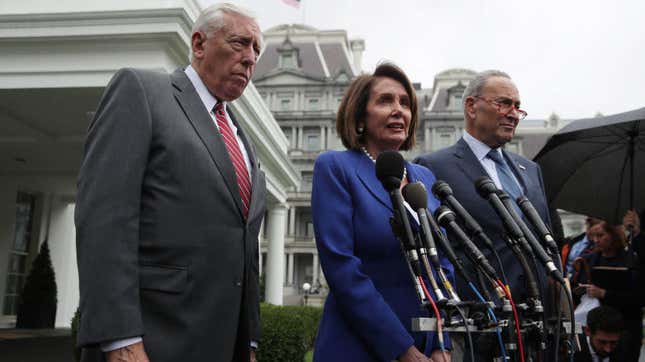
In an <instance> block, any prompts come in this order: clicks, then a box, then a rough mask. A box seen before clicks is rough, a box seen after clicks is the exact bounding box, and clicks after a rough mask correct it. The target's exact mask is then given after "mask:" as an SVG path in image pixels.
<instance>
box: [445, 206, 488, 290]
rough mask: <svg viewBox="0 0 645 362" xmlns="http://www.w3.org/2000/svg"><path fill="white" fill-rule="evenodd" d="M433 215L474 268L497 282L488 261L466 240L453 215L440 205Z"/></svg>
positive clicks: (466, 237)
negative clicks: (478, 268) (452, 237)
mask: <svg viewBox="0 0 645 362" xmlns="http://www.w3.org/2000/svg"><path fill="white" fill-rule="evenodd" d="M434 215H435V218H436V219H437V221H438V222H439V225H441V226H443V227H445V228H446V229H449V230H450V231H451V232H452V233H453V234H454V235H455V237H456V238H457V240H458V241H459V242H460V243H461V244H462V245H463V246H464V249H465V251H466V252H467V253H469V254H470V255H471V256H472V258H473V259H474V261H475V266H477V267H480V268H481V269H482V270H483V271H484V273H486V275H488V276H489V277H490V278H492V279H494V280H497V279H498V278H497V272H496V271H495V269H493V267H492V266H491V265H490V263H489V262H488V259H486V257H485V256H484V254H483V253H482V252H481V251H480V250H479V249H478V248H477V246H475V244H474V243H473V242H472V241H471V240H470V239H469V238H468V236H467V235H466V233H465V232H464V230H463V229H462V228H461V227H460V226H459V225H458V224H457V223H456V222H455V219H456V217H455V213H454V212H452V210H450V209H449V208H447V207H446V206H443V205H442V206H439V207H438V208H437V210H435V212H434Z"/></svg>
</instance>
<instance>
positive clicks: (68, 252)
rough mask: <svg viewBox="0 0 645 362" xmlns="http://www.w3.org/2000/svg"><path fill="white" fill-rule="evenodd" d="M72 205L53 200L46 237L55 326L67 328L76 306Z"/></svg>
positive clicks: (76, 288)
mask: <svg viewBox="0 0 645 362" xmlns="http://www.w3.org/2000/svg"><path fill="white" fill-rule="evenodd" d="M74 206H75V205H74V204H73V203H70V202H68V201H63V200H60V199H59V198H55V199H54V200H53V202H52V208H51V215H50V218H51V219H50V220H51V224H50V228H49V234H48V236H47V242H48V243H49V250H50V253H51V259H52V266H53V268H54V273H55V274H56V289H57V292H58V293H57V298H58V302H57V305H56V322H55V325H56V327H69V326H70V322H71V320H72V317H74V312H75V311H76V307H78V300H79V293H78V268H77V266H76V230H75V229H74Z"/></svg>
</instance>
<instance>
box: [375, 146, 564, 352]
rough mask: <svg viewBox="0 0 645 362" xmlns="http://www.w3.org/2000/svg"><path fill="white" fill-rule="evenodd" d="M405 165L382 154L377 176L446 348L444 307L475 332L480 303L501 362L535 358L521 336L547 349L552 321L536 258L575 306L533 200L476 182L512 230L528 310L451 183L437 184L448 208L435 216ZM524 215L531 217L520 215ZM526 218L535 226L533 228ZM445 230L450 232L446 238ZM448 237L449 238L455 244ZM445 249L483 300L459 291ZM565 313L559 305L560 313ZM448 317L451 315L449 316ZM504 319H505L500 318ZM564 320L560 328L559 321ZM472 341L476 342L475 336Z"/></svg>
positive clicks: (417, 284) (423, 190)
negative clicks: (406, 177) (470, 313)
mask: <svg viewBox="0 0 645 362" xmlns="http://www.w3.org/2000/svg"><path fill="white" fill-rule="evenodd" d="M404 167H405V161H404V160H403V157H402V156H401V154H399V153H398V152H395V151H386V152H382V153H381V154H379V157H378V158H377V160H376V176H377V178H378V179H379V180H380V181H381V183H382V184H383V186H384V188H385V189H386V191H387V192H388V194H389V195H390V198H391V201H392V206H393V216H392V218H391V219H390V224H391V226H392V230H393V232H394V234H395V235H396V236H397V238H398V239H399V241H400V242H401V249H402V252H403V253H404V255H405V258H406V260H407V264H408V266H409V270H410V276H411V279H412V281H413V284H414V287H415V290H416V294H417V297H418V299H419V303H420V305H421V306H423V307H427V308H428V309H429V311H430V313H431V314H432V315H434V316H435V318H436V326H435V329H433V330H436V331H437V332H438V333H439V339H440V343H441V344H443V338H442V332H443V331H450V330H451V329H450V328H449V326H450V323H451V318H450V317H446V318H444V320H443V321H442V317H441V316H442V313H441V310H443V311H450V310H456V311H458V312H459V314H460V316H461V323H462V325H464V326H465V330H466V332H468V330H469V329H468V328H469V320H470V319H469V317H467V316H466V314H464V312H463V310H462V309H464V308H465V309H467V310H477V308H478V306H479V308H480V309H481V308H483V309H484V310H485V313H484V315H485V316H487V317H488V318H486V323H480V324H479V325H477V326H476V328H478V329H479V330H484V329H486V328H489V329H490V330H491V332H494V333H497V334H498V339H499V344H500V348H499V350H500V359H502V360H504V361H507V360H515V359H514V358H513V356H515V357H516V359H517V360H518V361H524V358H525V355H527V356H528V355H530V353H529V352H530V351H525V350H524V345H523V338H522V333H524V334H525V336H526V335H527V334H529V333H533V335H534V336H536V337H535V338H531V339H533V340H537V341H538V342H537V343H536V346H537V347H535V348H536V350H544V349H545V348H546V343H545V336H546V326H545V324H546V320H545V317H544V313H543V311H544V309H543V306H542V303H541V300H542V298H541V295H540V289H539V287H538V281H537V277H536V274H535V273H537V272H538V270H536V268H535V267H532V265H531V262H533V263H535V261H536V260H537V262H539V263H540V264H541V266H542V267H543V268H544V270H545V271H546V273H547V274H548V275H549V276H551V277H552V278H553V279H554V280H555V281H557V282H558V283H559V284H560V286H561V289H559V290H562V291H564V292H563V294H564V295H566V297H567V298H568V300H569V305H570V310H572V309H573V308H572V301H571V299H570V298H571V297H570V291H569V290H568V286H566V283H565V281H564V279H563V276H562V265H561V263H560V258H559V254H558V248H557V244H556V242H555V239H554V237H553V235H552V234H551V232H550V231H549V229H548V227H547V226H546V225H545V223H544V222H543V221H542V219H541V218H540V216H539V214H538V212H537V211H536V209H535V208H534V206H533V205H532V204H531V202H530V201H529V200H528V199H527V198H526V197H524V196H522V197H520V198H518V199H517V200H513V199H512V198H511V197H510V196H509V195H508V194H507V193H506V192H504V191H503V190H500V189H498V188H497V187H496V185H495V183H494V182H493V181H492V180H491V179H490V178H488V177H481V178H480V179H478V180H477V181H476V182H475V184H474V187H475V188H476V190H477V193H478V194H479V195H480V196H481V197H482V198H483V199H485V200H487V201H488V203H489V204H490V205H491V207H492V208H493V210H494V211H495V213H496V214H497V217H499V219H500V220H501V222H502V224H503V225H504V229H505V231H506V233H505V237H504V238H503V239H504V241H505V243H506V245H507V246H508V248H510V250H511V251H512V252H513V254H514V255H515V257H516V258H517V260H518V262H519V264H520V265H521V267H522V268H523V270H524V274H525V275H526V282H527V299H526V301H524V303H522V304H521V305H516V304H515V302H514V300H513V296H512V295H511V293H510V289H509V287H508V283H507V281H506V276H505V275H503V274H504V272H503V265H502V263H501V261H500V259H499V256H498V255H497V251H496V249H495V246H494V245H493V242H492V241H491V239H490V238H489V237H488V236H487V235H486V234H485V232H484V230H483V229H482V227H481V226H480V225H479V224H478V223H477V221H475V219H474V218H473V217H472V216H471V215H470V214H469V213H468V211H467V210H466V209H465V208H464V207H463V206H462V205H461V204H460V203H459V201H458V200H457V198H455V196H454V195H453V192H452V189H451V188H450V185H448V183H446V182H444V181H441V180H439V181H437V182H435V184H434V185H433V186H432V190H431V191H432V193H433V194H434V196H435V197H436V198H437V199H438V200H439V201H441V206H439V207H438V208H437V209H436V210H435V211H434V213H432V212H430V210H428V208H427V207H428V202H427V201H428V194H427V190H426V188H425V186H424V185H423V183H421V182H412V183H408V184H407V185H405V186H404V187H403V189H401V182H402V176H403V173H404ZM405 202H407V204H408V206H409V208H408V206H406V204H405ZM410 209H411V210H410ZM408 211H411V212H414V213H416V216H417V217H416V218H417V219H418V224H419V225H418V228H412V227H411V224H410V219H409V217H408ZM520 212H521V213H522V214H523V216H524V217H522V216H520ZM493 217H494V216H493ZM525 220H526V221H527V222H528V223H529V224H530V225H531V226H530V227H529V225H527V222H525ZM442 228H443V230H446V231H448V233H445V232H444V231H443V230H442ZM446 235H450V237H451V238H450V240H451V241H452V244H451V242H450V241H449V240H448V238H447V237H446ZM469 235H470V236H469ZM452 245H455V246H457V247H459V248H460V249H461V251H462V254H463V255H464V256H465V257H466V258H468V260H469V261H470V263H471V265H472V266H473V267H472V268H470V269H468V270H474V271H470V272H467V269H466V268H465V267H464V266H463V262H462V261H461V260H460V258H459V257H458V256H457V254H456V253H455V251H454V250H453V247H452ZM438 247H439V248H440V249H441V251H442V252H443V255H445V256H446V257H447V258H448V260H450V262H451V263H452V264H453V266H454V269H455V272H456V274H457V275H458V277H461V278H463V280H464V281H465V284H467V285H468V286H469V288H470V289H471V291H472V292H473V293H474V295H476V296H477V299H478V300H477V301H462V300H461V299H460V297H459V295H458V293H457V292H458V291H456V290H455V288H454V286H453V285H452V284H451V283H450V281H449V280H448V278H447V277H446V274H445V273H444V271H443V269H442V268H441V265H440V260H439V252H438ZM480 247H486V248H487V249H489V250H490V255H495V256H496V258H497V263H498V267H499V270H500V271H501V274H502V276H501V277H500V275H498V272H497V271H496V269H495V268H494V267H493V266H492V265H491V263H490V262H489V260H488V258H487V257H486V255H485V254H484V253H483V252H482V251H481V249H480ZM556 263H557V265H556ZM473 280H475V281H473ZM426 281H428V282H429V286H426ZM476 285H477V286H479V287H477V286H476ZM487 288H491V290H493V291H494V292H495V294H496V295H497V299H496V300H497V301H498V303H499V305H496V304H495V301H494V299H493V298H492V297H491V295H490V293H489V291H488V289H487ZM430 290H432V291H433V293H434V295H433V294H432V293H430ZM559 312H560V311H559V307H558V310H557V313H559ZM443 315H444V316H446V313H443ZM500 316H501V317H502V318H500V319H499V320H498V318H499V317H500ZM502 320H504V323H502ZM557 323H558V324H561V321H560V318H558V320H557ZM571 323H572V325H571V332H572V333H571V334H570V344H571V345H573V341H574V333H573V331H574V328H575V326H574V325H573V323H574V322H573V320H571ZM471 327H472V326H471ZM462 329H463V328H462ZM552 329H553V330H555V332H554V333H556V340H557V341H556V348H555V355H556V357H555V360H556V361H557V358H558V357H557V356H558V349H559V348H558V347H557V346H558V344H557V343H558V342H559V336H560V329H561V326H560V325H557V326H556V327H554V328H552ZM454 330H457V329H454ZM468 337H469V338H470V334H468ZM525 339H528V338H525ZM471 343H472V342H471ZM471 347H472V346H471ZM507 350H508V355H507ZM572 350H573V349H572V347H570V352H569V354H570V356H573V353H572ZM471 353H472V348H471Z"/></svg>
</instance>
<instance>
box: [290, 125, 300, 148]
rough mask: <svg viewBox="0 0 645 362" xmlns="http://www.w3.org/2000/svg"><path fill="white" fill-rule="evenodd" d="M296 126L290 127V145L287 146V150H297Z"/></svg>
mask: <svg viewBox="0 0 645 362" xmlns="http://www.w3.org/2000/svg"><path fill="white" fill-rule="evenodd" d="M296 137H297V135H296V126H292V127H291V142H290V143H291V144H290V145H289V148H291V149H293V148H298V147H297V146H298V139H297V138H296Z"/></svg>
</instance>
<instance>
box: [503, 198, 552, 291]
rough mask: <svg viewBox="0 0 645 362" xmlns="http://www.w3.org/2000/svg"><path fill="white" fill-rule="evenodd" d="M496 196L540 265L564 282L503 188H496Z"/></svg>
mask: <svg viewBox="0 0 645 362" xmlns="http://www.w3.org/2000/svg"><path fill="white" fill-rule="evenodd" d="M497 193H498V196H499V198H500V200H502V203H503V204H504V206H506V210H508V212H509V214H511V217H512V218H513V220H514V221H515V223H516V224H517V225H518V227H519V228H520V230H522V233H523V234H524V237H525V238H524V241H526V242H527V243H528V245H529V246H530V249H532V250H533V253H534V254H535V256H537V258H538V259H539V260H540V262H541V263H542V265H544V267H545V268H546V270H547V271H548V272H549V273H550V274H551V276H552V277H553V278H555V279H556V280H557V281H561V282H562V283H564V280H563V279H562V274H561V273H560V270H558V268H557V267H556V266H555V264H554V263H553V259H551V257H549V256H548V255H547V254H546V252H545V251H544V248H542V245H540V243H539V242H538V240H537V239H536V238H535V235H533V233H532V232H531V230H530V229H529V228H528V226H526V223H524V220H522V217H521V216H520V215H518V213H517V211H516V210H515V205H514V204H513V200H511V197H510V196H508V194H507V193H506V192H504V191H503V190H497Z"/></svg>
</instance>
